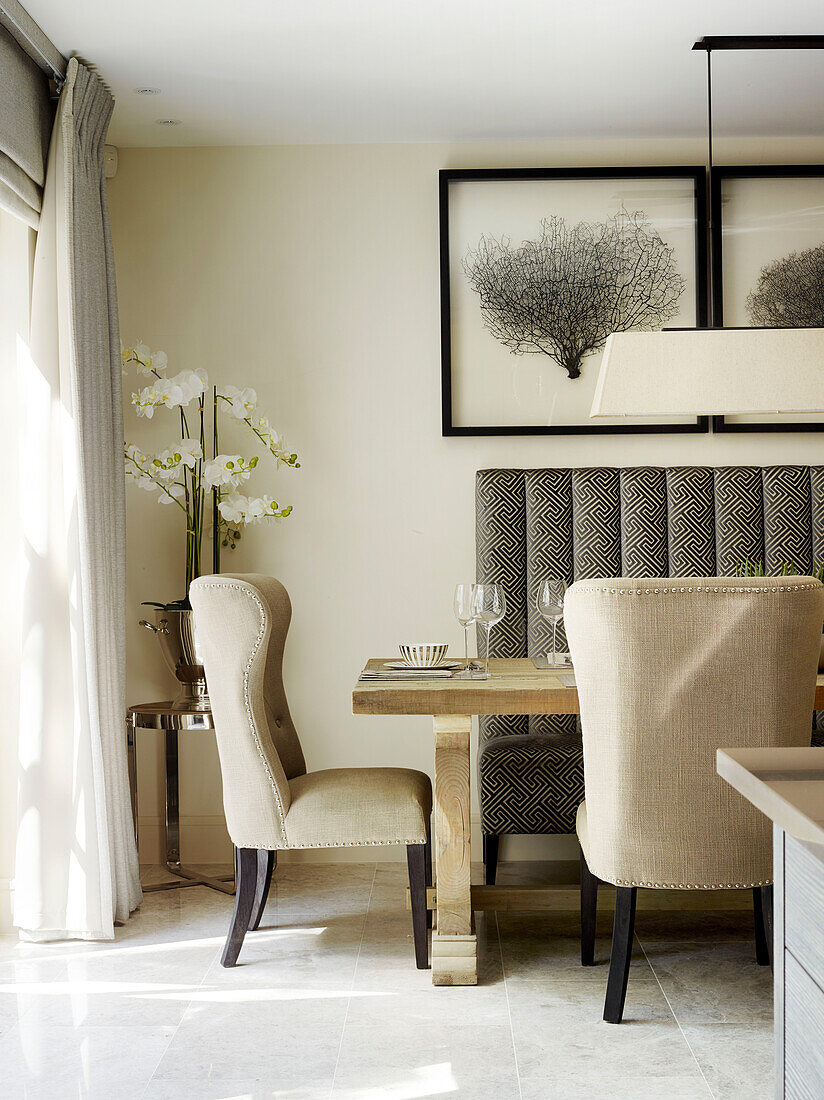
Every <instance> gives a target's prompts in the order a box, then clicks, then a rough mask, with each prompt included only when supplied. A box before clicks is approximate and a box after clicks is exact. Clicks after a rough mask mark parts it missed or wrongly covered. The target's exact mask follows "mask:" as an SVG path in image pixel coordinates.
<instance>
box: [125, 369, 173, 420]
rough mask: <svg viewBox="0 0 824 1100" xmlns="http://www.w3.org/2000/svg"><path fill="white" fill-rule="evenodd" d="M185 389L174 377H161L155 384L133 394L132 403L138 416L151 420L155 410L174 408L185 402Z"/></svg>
mask: <svg viewBox="0 0 824 1100" xmlns="http://www.w3.org/2000/svg"><path fill="white" fill-rule="evenodd" d="M183 396H184V394H183V390H182V388H181V386H180V385H179V384H178V383H177V381H176V379H174V378H160V379H158V381H157V382H156V383H155V385H154V386H146V387H145V388H144V389H142V390H141V391H140V392H139V393H133V394H132V404H133V405H134V407H135V409H136V411H137V415H138V416H145V417H146V418H147V419H148V420H151V419H152V417H153V416H154V410H155V409H160V408H166V409H174V408H177V406H178V405H182V404H183V403H184V402H183Z"/></svg>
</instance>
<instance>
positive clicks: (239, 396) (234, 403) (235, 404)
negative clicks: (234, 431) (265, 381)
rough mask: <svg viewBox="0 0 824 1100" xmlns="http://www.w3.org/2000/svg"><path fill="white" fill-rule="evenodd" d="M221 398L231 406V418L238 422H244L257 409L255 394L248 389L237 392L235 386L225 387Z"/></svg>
mask: <svg viewBox="0 0 824 1100" xmlns="http://www.w3.org/2000/svg"><path fill="white" fill-rule="evenodd" d="M223 396H224V397H225V398H227V399H228V401H229V402H230V404H231V409H232V416H236V417H237V419H238V420H245V419H246V417H248V416H251V415H252V413H253V412H254V411H255V408H256V407H257V394H256V393H255V391H254V390H253V389H251V388H250V387H248V386H247V387H246V389H245V390H239V389H238V388H237V386H226V388H225V391H224V393H223Z"/></svg>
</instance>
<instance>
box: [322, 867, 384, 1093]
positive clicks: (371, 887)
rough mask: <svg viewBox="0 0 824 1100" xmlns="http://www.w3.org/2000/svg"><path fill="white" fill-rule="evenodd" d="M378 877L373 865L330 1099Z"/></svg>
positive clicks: (331, 1088)
mask: <svg viewBox="0 0 824 1100" xmlns="http://www.w3.org/2000/svg"><path fill="white" fill-rule="evenodd" d="M377 877H378V865H377V863H375V869H374V871H373V872H372V881H371V883H370V884H369V897H368V898H367V901H366V912H365V913H364V914H363V928H362V929H361V938H360V943H359V944H358V953H357V955H356V956H355V969H354V970H353V971H352V984H351V985H350V987H349V996H348V997H347V999H346V1012H345V1013H344V1014H343V1025H342V1026H341V1029H340V1042H339V1043H338V1056H337V1058H336V1059H335V1071H334V1073H333V1074H332V1084H331V1085H330V1086H329V1097H330V1100H331V1097H332V1095H333V1093H334V1091H335V1081H336V1080H337V1077H338V1065H339V1064H340V1052H341V1051H342V1050H343V1039H344V1036H345V1035H346V1021H347V1020H348V1019H349V1006H350V1005H351V1004H352V994H353V993H354V991H355V980H356V978H357V976H358V963H359V962H360V957H361V950H362V948H363V941H364V940H365V939H366V924H367V921H368V920H369V909H370V907H371V905H372V894H373V892H374V889H375V879H376V878H377Z"/></svg>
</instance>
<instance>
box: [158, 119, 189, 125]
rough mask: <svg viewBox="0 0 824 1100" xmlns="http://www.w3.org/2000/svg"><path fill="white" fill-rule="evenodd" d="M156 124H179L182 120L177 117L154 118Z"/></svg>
mask: <svg viewBox="0 0 824 1100" xmlns="http://www.w3.org/2000/svg"><path fill="white" fill-rule="evenodd" d="M155 122H156V123H157V125H158V126H181V125H182V122H183V120H182V119H179V118H156V119H155Z"/></svg>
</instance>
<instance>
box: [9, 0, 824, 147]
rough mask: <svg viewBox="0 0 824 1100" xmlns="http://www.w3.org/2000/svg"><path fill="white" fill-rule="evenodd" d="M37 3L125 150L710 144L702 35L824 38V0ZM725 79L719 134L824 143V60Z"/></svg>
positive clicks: (777, 63) (764, 58) (748, 63)
mask: <svg viewBox="0 0 824 1100" xmlns="http://www.w3.org/2000/svg"><path fill="white" fill-rule="evenodd" d="M24 3H25V6H26V7H27V8H28V10H29V12H30V13H31V15H32V16H33V18H34V19H36V20H37V22H38V23H39V24H40V26H41V27H42V28H43V30H44V31H45V32H46V34H47V35H49V37H50V38H51V39H52V41H53V42H54V43H55V45H56V46H57V47H58V49H60V50H61V51H62V52H63V53H64V54H67V55H68V54H71V53H72V52H76V53H78V54H80V55H82V56H83V57H84V58H86V59H87V60H88V61H91V62H93V63H94V64H95V65H96V66H97V68H98V69H99V71H100V73H101V74H102V76H103V78H104V79H105V80H106V81H107V82H108V83H109V84H110V86H111V87H112V89H113V90H114V92H115V95H116V98H117V107H116V109H115V115H114V119H113V123H112V127H111V129H110V131H109V140H110V141H113V142H114V143H115V144H117V145H121V146H131V145H141V146H145V145H270V144H302V143H330V142H331V143H350V142H384V141H484V140H495V141H501V140H504V141H507V140H526V139H553V138H571V137H582V136H586V137H592V138H597V137H607V136H609V137H618V138H621V137H650V138H658V137H662V136H668V137H685V136H697V135H700V134H701V133H702V132H703V130H704V127H705V125H706V115H705V99H704V96H705V67H706V55H705V54H704V53H692V52H691V51H690V46H691V45H692V42H693V41H694V40H695V39H696V38H698V37H701V36H702V35H707V34H815V33H822V32H824V6H823V5H822V3H821V0H784V2H783V3H781V4H780V5H779V4H776V3H775V2H774V0H677V2H675V0H508V2H502V0H289V2H286V0H235V2H234V3H228V2H224V3H217V2H215V0H71V2H70V3H67V2H66V0H24ZM713 84H714V100H715V116H716V122H717V126H718V133H719V134H724V133H735V134H741V135H752V134H763V135H774V134H783V135H791V134H797V135H816V134H818V135H821V134H822V133H824V54H822V53H814V52H807V51H805V52H803V53H796V54H788V53H786V52H782V53H771V54H765V53H753V52H747V53H740V54H731V53H724V54H716V55H714V60H713ZM145 86H149V87H157V88H160V89H162V92H161V94H159V95H151V96H141V95H136V94H135V92H134V89H135V88H137V87H145ZM160 118H173V119H180V120H181V123H182V124H181V125H179V126H158V125H157V123H156V120H157V119H160Z"/></svg>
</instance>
